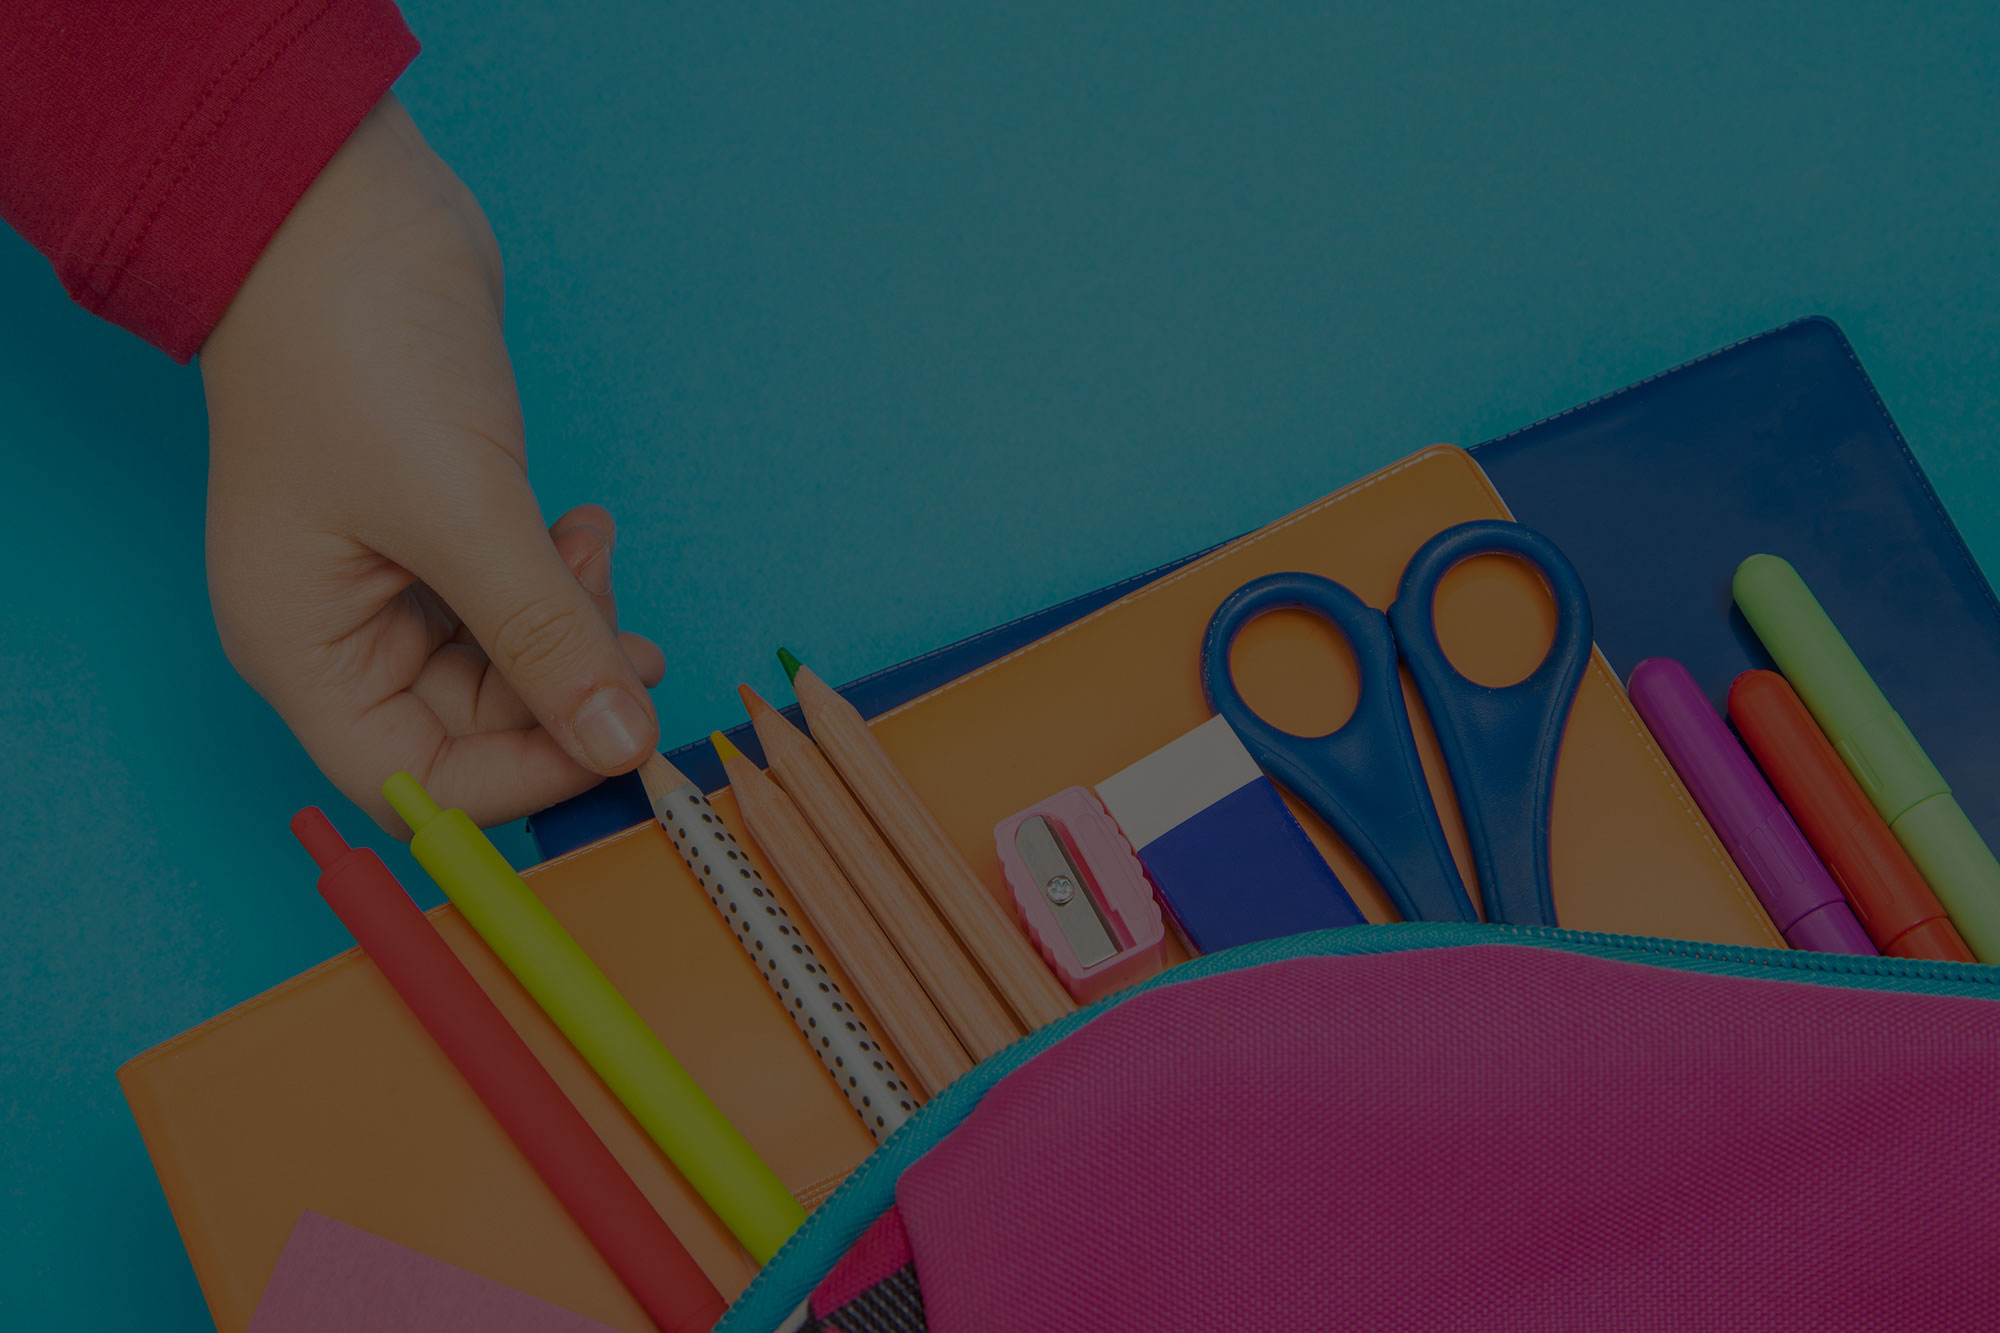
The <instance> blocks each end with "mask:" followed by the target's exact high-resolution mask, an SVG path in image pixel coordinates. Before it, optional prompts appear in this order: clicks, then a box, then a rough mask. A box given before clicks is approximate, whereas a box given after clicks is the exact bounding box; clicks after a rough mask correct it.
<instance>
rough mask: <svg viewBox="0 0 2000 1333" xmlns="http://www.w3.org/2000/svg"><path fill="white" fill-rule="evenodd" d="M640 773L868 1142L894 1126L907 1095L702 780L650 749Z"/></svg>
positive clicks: (910, 1103) (679, 846)
mask: <svg viewBox="0 0 2000 1333" xmlns="http://www.w3.org/2000/svg"><path fill="white" fill-rule="evenodd" d="M639 780H640V781H641V782H642V783H644V784H645V787H646V799H647V800H648V801H649V802H651V804H652V807H653V818H654V819H656V820H658V821H659V823H660V827H661V828H663V829H665V830H666V834H667V837H668V839H669V840H670V841H671V842H672V843H673V844H674V850H675V851H677V852H679V853H680V855H681V860H683V861H685V862H686V863H687V868H688V870H689V872H690V873H692V874H693V875H694V877H695V880H696V882H697V883H699V884H700V885H701V887H702V890H703V891H704V892H705V893H707V894H708V900H709V901H710V902H712V903H714V904H715V910H716V911H717V912H720V913H721V914H722V919H723V920H724V921H725V922H727V923H728V925H729V928H730V929H731V930H732V931H734V932H735V934H736V939H737V942H738V943H739V944H741V945H742V946H743V952H744V953H746V954H748V955H750V961H751V962H752V963H755V964H756V965H757V968H758V970H759V971H761V972H762V973H763V974H764V981H765V983H766V984H767V985H769V986H770V988H771V993H772V994H773V995H775V996H777V997H778V1003H780V1004H782V1005H783V1006H784V1007H785V1012H786V1013H787V1014H789V1015H791V1019H792V1022H793V1024H794V1025H795V1026H797V1028H798V1030H799V1032H800V1034H801V1035H802V1036H804V1037H805V1039H806V1042H807V1044H808V1045H810V1046H811V1047H812V1048H813V1054H815V1055H817V1056H818V1057H819V1062H820V1063H821V1064H822V1065H825V1066H826V1072H827V1074H828V1075H829V1076H831V1077H832V1079H833V1081H834V1083H835V1085H836V1086H838V1087H839V1088H840V1090H841V1092H842V1093H843V1094H845V1095H846V1097H847V1101H848V1104H849V1105H851V1106H852V1107H853V1108H854V1113H855V1114H856V1115H858V1116H860V1117H861V1123H862V1124H864V1125H866V1126H868V1132H869V1133H871V1134H873V1135H874V1136H875V1141H876V1142H877V1143H880V1142H881V1141H882V1140H884V1139H886V1138H888V1137H889V1136H890V1135H891V1134H893V1133H895V1132H896V1131H897V1130H898V1129H900V1128H902V1125H903V1122H904V1121H905V1120H908V1119H909V1118H910V1115H911V1113H912V1112H914V1111H915V1110H916V1109H917V1102H916V1094H915V1093H914V1092H912V1091H911V1090H910V1088H909V1087H908V1086H906V1085H905V1083H904V1081H903V1077H902V1075H901V1074H900V1073H899V1072H898V1071H897V1069H896V1067H895V1066H894V1065H893V1064H891V1063H890V1061H889V1056H888V1054H887V1052H885V1051H883V1049H882V1048H881V1047H880V1046H877V1045H876V1044H875V1039H874V1037H873V1036H871V1035H870V1034H869V1031H868V1025H867V1024H865V1023H863V1022H862V1021H861V1016H860V1015H859V1014H857V1013H855V1012H854V1010H853V1009H851V1008H850V1007H849V1006H848V1003H847V997H846V996H844V995H842V994H841V993H840V985H839V983H838V982H836V981H835V980H834V979H833V978H832V977H831V976H829V975H827V972H826V969H825V968H824V967H823V966H822V965H821V963H820V961H819V958H818V957H817V956H816V955H815V954H814V953H813V950H812V946H811V945H809V944H807V943H806V942H805V940H804V939H803V938H801V937H800V935H799V932H798V927H796V926H794V925H793V924H792V919H791V917H790V916H789V915H788V914H787V913H786V912H785V909H784V906H783V905H782V904H780V903H779V902H778V900H777V898H776V897H775V896H774V895H773V894H772V892H771V890H770V888H769V886H768V885H766V884H765V883H764V877H763V876H762V875H759V874H758V873H757V867H755V866H753V865H751V864H750V858H749V857H747V856H745V855H744V854H743V849H742V848H740V847H738V846H737V845H736V839H735V837H734V836H733V835H731V833H730V832H729V829H728V828H727V827H726V826H725V825H724V824H723V822H722V819H721V818H720V816H718V815H717V814H716V813H715V810H714V808H713V807H712V806H710V805H709V803H708V798H707V797H706V796H704V795H702V792H701V788H700V787H698V786H696V785H695V784H694V783H692V782H690V781H688V779H687V778H686V776H684V775H683V774H682V773H681V771H680V770H679V769H677V768H675V767H674V766H673V765H672V764H670V763H668V762H667V761H666V759H665V758H664V757H663V756H661V755H657V754H656V755H654V756H652V757H651V758H650V759H648V760H646V762H645V763H643V764H641V765H639Z"/></svg>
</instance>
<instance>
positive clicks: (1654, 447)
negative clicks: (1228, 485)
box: [529, 318, 2000, 857]
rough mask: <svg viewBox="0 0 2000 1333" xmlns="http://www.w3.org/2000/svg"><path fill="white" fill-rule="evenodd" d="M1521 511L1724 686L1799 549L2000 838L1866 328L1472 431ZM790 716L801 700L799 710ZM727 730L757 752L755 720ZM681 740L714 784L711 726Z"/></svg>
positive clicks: (576, 822) (1973, 663) (1921, 506)
mask: <svg viewBox="0 0 2000 1333" xmlns="http://www.w3.org/2000/svg"><path fill="white" fill-rule="evenodd" d="M1472 452H1473V455H1474V457H1476V458H1477V459H1478V460H1479V463H1480V465H1481V466H1482V467H1483V468H1485V469H1486V472H1487V474H1488V475H1489V476H1490V477H1491V478H1492V479H1493V483H1494V485H1495V486H1497V487H1498V488H1499V491H1500V494H1501V495H1502V496H1504V497H1505V498H1506V500H1507V503H1508V505H1509V506H1510V507H1511V508H1512V509H1513V511H1514V514H1515V516H1516V517H1517V518H1519V519H1520V520H1521V521H1522V522H1524V523H1527V524H1529V525H1530V526H1532V527H1536V528H1539V529H1541V530H1542V531H1543V532H1545V533H1547V534H1548V535H1549V536H1550V537H1551V538H1552V539H1553V540H1554V541H1555V542H1556V544H1557V545H1559V546H1561V547H1562V549H1563V551H1564V552H1565V553H1566V554H1567V555H1568V556H1569V558H1570V560H1571V561H1572V562H1573V563H1574V564H1575V565H1576V567H1577V570H1578V572H1579V573H1581V574H1582V576H1583V583H1584V586H1585V587H1586V588H1587V589H1589V591H1590V599H1591V609H1592V613H1593V617H1594V620H1595V624H1596V633H1597V644H1598V647H1600V648H1601V649H1602V650H1603V651H1604V655H1605V657H1606V658H1607V659H1608V660H1609V661H1610V663H1611V665H1612V667H1613V669H1615V670H1616V671H1617V672H1618V674H1619V675H1620V677H1623V676H1624V675H1625V674H1626V673H1627V672H1629V671H1630V670H1631V669H1632V666H1633V664H1634V663H1636V662H1638V661H1640V660H1641V659H1643V658H1647V657H1653V656H1667V657H1676V658H1679V659H1680V660H1681V661H1682V662H1684V663H1686V665H1687V667H1688V669H1689V670H1691V671H1692V672H1694V675H1695V678H1696V679H1697V680H1699V681H1700V682H1701V684H1702V686H1703V688H1705V689H1706V690H1707V691H1708V692H1709V695H1710V697H1711V698H1713V699H1714V700H1715V702H1716V704H1717V706H1718V707H1719V706H1721V704H1722V701H1723V699H1724V697H1725V695H1726V694H1727V692H1728V689H1729V683H1730V681H1732V680H1734V679H1735V678H1736V676H1737V674H1738V673H1740V672H1742V671H1746V670H1749V669H1750V668H1751V667H1757V666H1764V667H1768V666H1770V665H1771V663H1770V660H1769V659H1768V657H1766V655H1765V654H1764V652H1763V649H1762V648H1761V647H1760V646H1759V645H1758V643H1757V639H1756V636H1755V635H1754V634H1753V633H1751V631H1750V628H1749V626H1748V625H1746V624H1745V623H1744V622H1743V619H1742V617H1741V616H1740V615H1738V614H1737V613H1736V611H1735V609H1734V606H1733V604H1732V602H1731V599H1730V593H1729V580H1730V576H1731V575H1732V574H1733V573H1734V572H1735V569H1736V565H1737V563H1738V562H1739V561H1741V560H1742V558H1743V557H1744V556H1746V555H1750V554H1753V553H1755V552H1758V551H1768V552H1770V553H1772V554H1775V555H1782V556H1784V557H1785V558H1786V559H1788V560H1790V561H1791V562H1792V564H1793V565H1795V566H1796V567H1797V568H1798V570H1799V573H1800V574H1801V575H1803V576H1804V577H1805V580H1806V582H1807V583H1808V584H1809V585H1811V587H1812V589H1813V591H1814V592H1815V593H1816V594H1818V596H1819V599H1820V601H1821V603H1822V604H1823V605H1824V606H1825V607H1826V610H1827V613H1828V614H1829V615H1831V616H1832V617H1833V619H1834V622H1835V623H1836V624H1838V625H1839V626H1840V627H1841V629H1842V630H1843V631H1844V632H1845V633H1846V635H1847V638H1848V641H1849V642H1850V643H1851V644H1852V645H1853V647H1854V650H1855V652H1856V653H1858V654H1859V655H1860V657H1861V660H1862V662H1863V663H1865V664H1866V665H1867V667H1868V669H1869V670H1870V671H1871V672H1872V673H1873V674H1874V676H1875V679H1876V682H1877V683H1878V684H1879V685H1881V687H1882V689H1883V692H1884V693H1886V694H1887V695H1888V696H1889V700H1890V702H1891V703H1892V704H1894V705H1895V706H1896V708H1897V709H1898V710H1899V711H1900V712H1901V713H1902V715H1903V718H1904V720H1905V721H1906V722H1908V723H1909V724H1910V728H1911V730H1912V731H1914V732H1915V733H1916V736H1917V739H1918V740H1919V741H1921V742H1922V743H1923V745H1924V746H1925V747H1926V748H1927V749H1928V750H1929V751H1930V755H1931V758H1932V759H1933V760H1935V761H1936V763H1937V765H1938V768H1939V769H1940V770H1942V771H1943V773H1944V775H1945V778H1946V780H1947V781H1949V782H1950V783H1951V785H1952V789H1953V791H1954V792H1955V793H1956V794H1957V796H1958V801H1959V804H1960V805H1961V806H1962V807H1963V808H1964V810H1965V812H1966V814H1967V815H1968V816H1969V817H1970V818H1971V819H1972V822H1973V823H1974V825H1976V826H1977V827H1978V828H1979V830H1980V832H1981V833H1982V834H1984V835H1985V837H1986V838H1987V840H1988V841H1989V842H1995V843H2000V836H1996V835H2000V772H1995V771H1994V769H1995V765H1994V764H1993V763H1992V756H1993V755H1995V754H2000V710H1995V709H1993V708H1991V707H1990V706H1989V705H1988V704H1987V692H1988V688H1989V682H1992V681H1994V680H2000V605H1996V604H1995V602H1994V598H1993V592H1992V589H1991V588H1989V587H1988V586H1987V583H1986V579H1985V577H1984V576H1983V575H1982V574H1981V573H1980V571H1979V567H1978V566H1977V565H1976V564H1975V563H1974V562H1973V559H1972V555H1971V553H1970V552H1969V551H1967V550H1966V548H1965V543H1964V542H1963V541H1962V540H1961V539H1960V537H1959V535H1958V529H1957V528H1955V527H1954V526H1953V525H1952V522H1951V520H1950V519H1949V518H1948V517H1947V516H1946V515H1945V512H1944V509H1943V508H1942V506H1940V505H1939V503H1938V499H1937V496H1936V495H1935V494H1934V493H1933V492H1932V490H1931V488H1930V484H1929V482H1927V481H1926V480H1925V479H1924V475H1923V472H1922V470H1921V469H1920V468H1919V467H1918V466H1917V462H1916V460H1915V459H1914V458H1913V457H1911V455H1910V451H1909V448H1908V446H1907V445H1906V444H1905V443H1904V441H1903V436H1902V433H1901V432H1900V431H1898V430H1897V429H1896V423H1895V422H1894V421H1892V420H1890V418H1889V413H1888V410H1887V409H1886V408H1885V407H1884V406H1883V404H1882V400H1881V398H1880V397H1879V396H1878V395H1877V394H1876V392H1875V387H1874V385H1873V384H1871V383H1870V382H1869V380H1868V376H1867V374H1866V372H1864V371H1863V370H1862V369H1861V363H1860V362H1859V361H1858V360H1857V359H1856V358H1855V356H1854V349H1853V348H1852V347H1850V346H1849V345H1848V342H1847V339H1846V337H1845V336H1844V335H1842V333H1841V332H1840V329H1839V328H1838V327H1837V326H1836V325H1835V324H1834V323H1833V322H1832V321H1831V320H1827V319H1817V318H1815V319H1802V320H1798V321H1795V322H1793V323H1791V324H1786V325H1784V326H1782V327H1780V328H1777V329H1773V330H1771V331H1770V332H1768V333H1763V334H1759V335H1757V336H1756V337H1754V338H1748V339H1745V340H1744V341H1742V342H1740V343H1736V344H1734V345H1732V346H1730V347H1726V348H1723V349H1722V350H1720V351H1717V352H1713V353H1710V354H1709V355H1707V356H1704V357H1701V358H1700V359H1698V360H1695V361H1691V362H1688V363H1687V364H1686V365H1682V366H1679V367H1676V368H1675V369H1673V370H1669V371H1665V372H1663V373H1662V374H1659V375H1656V376H1654V377H1653V378H1651V379H1648V380H1643V381H1641V382H1640V383H1638V384H1634V385H1632V386H1630V387H1629V388H1625V389H1621V390H1619V391H1618V392H1616V393H1612V394H1608V395H1606V396H1605V397H1603V398H1599V399H1597V400H1595V401H1594V402H1590V403H1586V404H1584V405H1583V406H1581V407H1577V408H1572V409H1571V410H1570V411H1568V412H1564V413H1562V414H1561V415H1559V416H1555V417H1551V418H1549V419H1548V420H1546V421H1543V422H1540V423H1538V424H1536V425H1533V426H1529V427H1527V428H1526V429H1524V430H1519V431H1515V432H1514V433H1513V434H1511V435H1505V436H1502V437H1501V438H1499V439H1497V440H1491V441H1488V442H1487V443H1485V444H1482V445H1480V446H1478V447H1477V448H1475V449H1474V450H1473V451H1472ZM1203 554H1206V552H1197V553H1195V554H1194V555H1190V556H1188V557H1186V559H1185V560H1181V561H1176V562H1174V564H1171V565H1167V566H1163V567H1162V568H1160V569H1156V570H1151V571H1149V572H1147V573H1145V574H1141V575H1139V576H1137V577H1135V578H1131V579H1126V580H1123V581H1121V582H1119V583H1115V584H1112V585H1111V586H1109V587H1106V588H1101V589H1098V590H1097V591H1096V592H1092V593H1087V594H1085V595H1084V596H1082V597H1078V598H1076V599H1074V600H1072V601H1068V602H1064V603H1062V604H1061V605H1059V606H1054V607H1050V608H1049V609H1047V610H1045V611H1041V612H1038V613H1036V614H1034V615H1031V616H1027V617H1024V618H1022V619H1020V620H1017V621H1014V622H1012V623H1010V624H1008V625H1003V626H1001V627H999V628H998V629H994V630H989V631H987V632H986V633H984V634H980V635H976V636H974V637H973V638H970V639H965V640H963V641H961V642H959V643H956V644H953V645H951V646H950V647H947V648H943V649H940V650H938V651H936V652H933V653H929V654H926V655H925V656H923V657H919V658H915V659H913V660H911V661H909V662H905V663H902V664H900V665H898V666H893V667H889V668H886V669H884V670H882V671H878V672H876V673H875V674H874V675H871V676H867V677H865V678H863V679H862V680H859V681H856V682H854V683H853V684H852V685H849V686H845V687H843V688H842V690H841V693H842V694H844V695H846V696H847V697H848V698H849V699H850V700H851V701H852V702H853V703H854V705H855V706H856V707H857V708H859V709H860V710H861V712H862V714H863V715H864V716H867V717H874V716H876V715H877V714H880V713H883V712H886V711H888V710H889V709H891V708H894V707H896V706H898V705H899V704H903V703H906V702H908V701H909V700H911V699H914V698H916V697H918V696H919V695H922V694H925V693H928V692H929V691H931V690H933V689H936V688H937V687H938V686H940V685H943V684H945V683H947V682H949V681H951V680H954V679H956V678H957V677H959V676H961V675H964V674H965V673H966V672H968V671H972V670H975V669H976V668H978V667H981V666H984V665H985V664H987V663H988V662H991V661H994V660H996V659H997V658H1000V657H1002V656H1005V655H1006V654H1007V653H1010V652H1012V651H1014V650H1015V649H1017V648H1020V647H1022V646H1024V645H1026V644H1028V643H1032V642H1033V641H1034V640H1036V639H1038V638H1040V637H1042V636H1043V635H1045V634H1048V633H1051V632H1052V631H1054V630H1056V629H1059V628H1061V627H1062V626H1063V625H1066V624H1068V623H1070V622H1071V621H1073V620H1076V619H1079V618H1081V617H1082V616H1085V615H1088V614H1089V613H1090V612H1092V611H1095V610H1096V609H1097V608H1099V607H1100V606H1103V605H1105V604H1107V603H1109V602H1112V601H1115V600H1116V599H1117V598H1119V597H1122V596H1123V595H1124V594H1125V593H1127V592H1129V591H1131V590H1132V589H1134V588H1137V587H1139V586H1141V585H1143V584H1145V583H1147V582H1149V581H1151V580H1152V579H1154V578H1157V577H1159V576H1160V575H1161V574H1164V573H1166V572H1167V571H1168V570H1171V569H1173V568H1176V567H1177V566H1178V565H1180V564H1184V563H1186V562H1187V560H1194V559H1197V558H1199V556H1200V555H1203ZM786 712H787V715H788V716H790V717H792V718H793V720H794V721H796V720H797V718H798V715H797V710H796V708H794V709H788V710H786ZM729 737H730V739H731V740H732V741H734V742H735V743H736V744H737V745H738V746H739V747H741V748H742V750H743V752H744V753H745V754H747V755H749V756H751V757H752V758H756V759H759V760H760V762H761V752H760V751H759V750H758V749H757V748H756V738H755V736H753V735H751V734H749V729H748V727H747V726H743V727H739V728H738V729H736V730H734V731H731V732H730V733H729ZM668 758H669V759H671V760H672V761H673V763H674V765H675V766H676V767H678V768H679V769H680V770H681V771H682V772H684V773H686V774H687V775H688V777H689V778H691V779H693V780H694V781H696V782H699V783H700V784H702V786H703V788H704V789H705V790H710V791H713V790H715V789H716V788H718V787H721V786H722V785H724V780H723V776H722V770H721V765H720V764H719V763H718V762H716V760H715V758H714V754H713V751H712V750H710V748H709V746H708V743H707V742H706V741H705V740H702V741H695V742H691V743H689V744H688V745H685V746H683V747H681V748H680V749H677V750H674V751H672V752H671V753H670V754H669V755H668ZM650 817H651V811H650V809H649V807H648V806H647V804H646V797H645V792H644V790H643V789H642V788H641V787H640V785H639V782H638V779H637V778H636V776H627V777H624V778H616V779H613V780H611V781H609V782H606V783H603V784H602V785H600V786H599V787H597V788H596V789H595V790H593V791H590V792H586V793H585V794H584V795H582V796H579V797H577V798H575V799H574V800H571V801H567V802H564V803H563V804H562V805H559V806H555V807H553V808H552V809H549V810H546V811H543V812H542V813H541V814H539V815H537V816H535V817H534V818H533V819H532V820H531V821H529V828H530V830H531V832H532V833H533V834H534V837H535V842H536V846H537V848H538V849H539V850H540V852H541V854H542V855H543V856H544V857H551V856H557V855H560V854H561V853H563V852H566V851H569V850H571V849H572V848H575V847H579V846H582V845H583V844H585V843H588V842H593V841H595V840H596V839H598V838H600V837H603V836H605V835H607V834H610V833H614V832H617V831H618V830H620V829H623V828H629V827H630V826H632V825H633V824H638V823H643V822H645V821H646V820H647V819H649V818H650Z"/></svg>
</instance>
